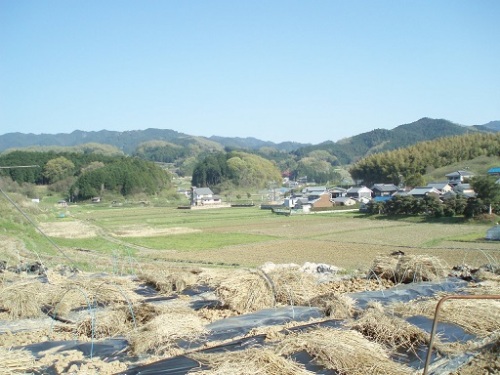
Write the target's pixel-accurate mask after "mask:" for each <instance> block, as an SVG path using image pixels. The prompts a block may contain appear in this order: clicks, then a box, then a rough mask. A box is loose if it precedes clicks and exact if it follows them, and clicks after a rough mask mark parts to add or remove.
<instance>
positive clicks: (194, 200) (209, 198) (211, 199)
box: [191, 186, 222, 206]
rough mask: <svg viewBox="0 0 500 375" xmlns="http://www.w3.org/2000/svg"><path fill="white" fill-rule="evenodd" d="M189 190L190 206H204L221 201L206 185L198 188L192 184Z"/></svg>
mask: <svg viewBox="0 0 500 375" xmlns="http://www.w3.org/2000/svg"><path fill="white" fill-rule="evenodd" d="M191 191H192V194H191V206H205V205H215V204H221V203H222V200H221V198H220V197H219V196H218V195H214V193H213V192H212V190H211V189H210V188H208V187H203V188H198V187H196V186H193V187H192V188H191Z"/></svg>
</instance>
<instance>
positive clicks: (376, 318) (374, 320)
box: [347, 302, 429, 352]
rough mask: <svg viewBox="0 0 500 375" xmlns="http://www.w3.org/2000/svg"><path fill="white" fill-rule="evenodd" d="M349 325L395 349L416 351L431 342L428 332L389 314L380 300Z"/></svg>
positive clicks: (369, 337)
mask: <svg viewBox="0 0 500 375" xmlns="http://www.w3.org/2000/svg"><path fill="white" fill-rule="evenodd" d="M347 326H348V327H350V328H352V329H354V330H356V331H358V332H360V333H361V334H362V335H363V336H365V337H367V338H368V339H369V340H372V341H375V342H377V343H379V344H383V345H385V346H387V347H389V348H390V349H391V350H394V351H398V350H399V349H405V350H408V351H412V352H416V350H417V349H418V347H420V346H421V345H423V344H426V343H428V342H429V335H428V334H427V333H426V332H424V331H422V330H421V329H420V328H418V327H416V326H414V325H413V324H410V323H408V322H407V321H406V320H403V319H401V318H398V317H396V316H389V315H387V314H386V313H385V312H384V309H383V307H382V305H381V304H380V303H379V302H374V303H372V304H371V305H370V306H369V307H368V308H367V310H365V311H364V312H363V313H361V315H360V316H359V317H358V319H357V320H355V321H352V322H349V323H348V324H347Z"/></svg>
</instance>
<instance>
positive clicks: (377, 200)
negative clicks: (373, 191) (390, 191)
mask: <svg viewBox="0 0 500 375" xmlns="http://www.w3.org/2000/svg"><path fill="white" fill-rule="evenodd" d="M391 199H392V197H391V196H385V197H375V198H373V200H374V201H375V202H387V201H389V200H391Z"/></svg>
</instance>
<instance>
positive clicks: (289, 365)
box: [189, 348, 314, 375]
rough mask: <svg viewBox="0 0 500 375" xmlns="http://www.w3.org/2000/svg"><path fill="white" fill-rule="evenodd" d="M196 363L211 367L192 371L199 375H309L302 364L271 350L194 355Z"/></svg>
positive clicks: (261, 349)
mask: <svg viewBox="0 0 500 375" xmlns="http://www.w3.org/2000/svg"><path fill="white" fill-rule="evenodd" d="M190 357H191V358H192V359H194V360H195V361H199V362H200V363H201V364H203V365H205V366H208V367H210V370H199V369H196V370H192V371H190V372H189V374H197V375H233V374H238V375H276V374H280V375H307V374H314V373H313V372H310V371H307V370H306V369H305V368H304V367H303V366H302V365H301V364H298V363H296V362H294V361H292V360H289V359H286V358H283V357H282V356H280V355H278V354H276V353H275V352H274V351H272V350H270V349H264V348H251V349H247V350H243V351H237V352H225V353H218V354H201V353H198V354H193V355H191V356H190Z"/></svg>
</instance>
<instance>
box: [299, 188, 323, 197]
mask: <svg viewBox="0 0 500 375" xmlns="http://www.w3.org/2000/svg"><path fill="white" fill-rule="evenodd" d="M326 191H327V189H326V186H307V187H305V188H304V189H302V194H306V195H311V194H323V193H325V192H326Z"/></svg>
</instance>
